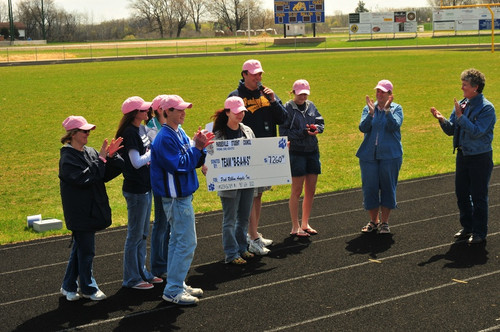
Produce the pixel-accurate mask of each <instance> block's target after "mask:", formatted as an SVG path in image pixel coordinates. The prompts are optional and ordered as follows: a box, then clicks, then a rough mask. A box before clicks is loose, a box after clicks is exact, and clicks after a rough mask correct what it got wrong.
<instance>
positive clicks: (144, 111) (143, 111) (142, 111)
mask: <svg viewBox="0 0 500 332" xmlns="http://www.w3.org/2000/svg"><path fill="white" fill-rule="evenodd" d="M147 111H148V110H139V112H141V113H146V112H147Z"/></svg>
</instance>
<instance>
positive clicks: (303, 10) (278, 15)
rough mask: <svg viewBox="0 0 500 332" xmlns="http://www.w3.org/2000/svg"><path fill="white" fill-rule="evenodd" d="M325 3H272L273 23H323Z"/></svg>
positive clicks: (312, 1) (316, 0)
mask: <svg viewBox="0 0 500 332" xmlns="http://www.w3.org/2000/svg"><path fill="white" fill-rule="evenodd" d="M324 22H325V1H324V0H310V1H296V0H295V1H286V0H285V1H277V0H275V1H274V23H275V24H294V23H324Z"/></svg>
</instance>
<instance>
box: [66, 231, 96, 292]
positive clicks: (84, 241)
mask: <svg viewBox="0 0 500 332" xmlns="http://www.w3.org/2000/svg"><path fill="white" fill-rule="evenodd" d="M94 256H95V232H79V231H75V232H73V248H71V254H70V255H69V261H68V266H67V267H66V274H65V275H64V279H63V283H62V288H64V290H66V291H68V292H76V291H77V289H78V281H77V280H78V278H80V290H81V292H82V293H83V294H85V295H92V294H95V293H96V292H97V291H98V290H99V288H98V287H97V283H96V281H95V279H94V276H93V273H92V262H93V260H94Z"/></svg>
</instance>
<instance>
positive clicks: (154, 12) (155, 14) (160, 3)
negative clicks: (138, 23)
mask: <svg viewBox="0 0 500 332" xmlns="http://www.w3.org/2000/svg"><path fill="white" fill-rule="evenodd" d="M130 7H131V8H132V10H134V11H135V13H136V16H137V17H139V18H142V19H145V20H146V21H147V22H148V23H149V25H150V29H151V30H152V31H154V30H158V31H159V32H160V38H164V36H165V24H166V16H168V13H169V8H168V0H134V1H131V3H130Z"/></svg>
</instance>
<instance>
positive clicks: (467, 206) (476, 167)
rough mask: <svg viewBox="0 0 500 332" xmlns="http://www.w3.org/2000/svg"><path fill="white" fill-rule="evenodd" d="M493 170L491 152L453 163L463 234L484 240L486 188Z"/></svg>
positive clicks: (486, 220) (459, 159)
mask: <svg viewBox="0 0 500 332" xmlns="http://www.w3.org/2000/svg"><path fill="white" fill-rule="evenodd" d="M492 170H493V153H492V152H491V151H490V152H486V153H481V154H478V155H474V156H464V155H463V154H462V152H461V151H460V150H459V151H458V153H457V160H456V172H455V193H456V195H457V205H458V209H459V210H460V224H461V225H462V227H463V229H464V230H465V231H466V232H471V233H473V234H476V235H479V236H480V237H481V238H483V239H484V238H486V234H487V233H488V185H489V182H490V177H491V172H492Z"/></svg>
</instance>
